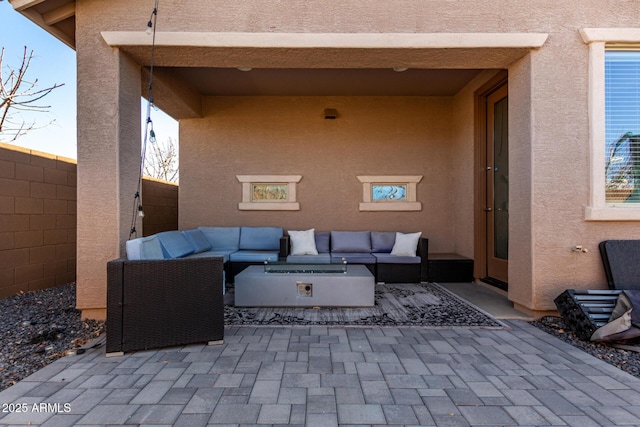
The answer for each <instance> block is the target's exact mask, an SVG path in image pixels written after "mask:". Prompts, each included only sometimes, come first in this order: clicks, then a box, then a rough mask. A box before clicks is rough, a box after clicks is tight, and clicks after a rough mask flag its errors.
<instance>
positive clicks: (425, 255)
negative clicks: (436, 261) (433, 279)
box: [417, 237, 429, 282]
mask: <svg viewBox="0 0 640 427" xmlns="http://www.w3.org/2000/svg"><path fill="white" fill-rule="evenodd" d="M417 255H418V256H419V257H420V281H421V282H427V281H428V277H429V239H428V238H426V237H421V238H420V240H419V241H418V251H417Z"/></svg>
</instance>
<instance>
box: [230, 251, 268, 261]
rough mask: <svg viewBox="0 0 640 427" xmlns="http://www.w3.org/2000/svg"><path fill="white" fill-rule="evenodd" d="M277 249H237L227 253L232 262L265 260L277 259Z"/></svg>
mask: <svg viewBox="0 0 640 427" xmlns="http://www.w3.org/2000/svg"><path fill="white" fill-rule="evenodd" d="M278 255H279V252H278V251H249V250H239V251H237V252H233V253H232V254H230V255H229V260H230V261H232V262H265V261H273V262H276V261H278Z"/></svg>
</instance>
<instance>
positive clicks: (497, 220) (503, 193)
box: [493, 97, 509, 260]
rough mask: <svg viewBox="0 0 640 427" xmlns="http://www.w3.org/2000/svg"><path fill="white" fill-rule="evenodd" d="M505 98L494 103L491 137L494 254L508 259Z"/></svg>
mask: <svg viewBox="0 0 640 427" xmlns="http://www.w3.org/2000/svg"><path fill="white" fill-rule="evenodd" d="M508 114H509V112H508V108H507V98H506V97H505V98H502V99H501V100H500V101H498V102H496V103H495V104H494V116H493V117H494V132H493V135H494V138H493V165H494V173H493V190H494V193H493V195H494V197H493V212H494V216H493V221H494V223H493V225H494V246H493V247H494V256H495V257H496V258H500V259H505V260H506V259H508V254H509V139H508V126H507V125H508V123H509V117H508Z"/></svg>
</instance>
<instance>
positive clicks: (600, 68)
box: [580, 28, 640, 221]
mask: <svg viewBox="0 0 640 427" xmlns="http://www.w3.org/2000/svg"><path fill="white" fill-rule="evenodd" d="M580 35H581V36H582V40H583V42H584V43H585V44H587V45H588V46H589V77H588V81H589V97H588V104H589V107H588V108H589V162H590V172H591V173H590V175H589V176H590V189H589V193H590V194H589V206H587V207H586V208H585V220H587V221H640V204H635V203H634V204H633V205H630V206H625V205H623V204H607V203H606V199H605V174H604V164H605V156H604V152H605V143H606V142H605V80H604V79H605V63H604V62H605V50H606V49H607V48H612V47H613V48H615V47H618V48H621V47H627V48H638V47H639V46H640V29H638V28H584V29H582V30H580Z"/></svg>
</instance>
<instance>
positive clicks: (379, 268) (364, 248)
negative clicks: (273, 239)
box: [282, 229, 429, 283]
mask: <svg viewBox="0 0 640 427" xmlns="http://www.w3.org/2000/svg"><path fill="white" fill-rule="evenodd" d="M298 233H300V234H302V233H308V234H311V235H313V237H314V240H315V251H314V250H313V245H311V247H310V250H307V247H304V248H303V249H302V250H301V251H298V253H296V251H295V244H293V243H294V242H292V240H295V239H298V238H301V239H304V237H302V236H300V237H298ZM398 238H400V239H410V240H411V241H412V243H410V242H407V243H409V246H412V247H410V248H408V249H407V250H406V251H405V250H401V251H400V252H398V253H394V248H398V247H399V246H400V245H398V246H396V241H397V239H398ZM283 240H284V243H283V244H282V248H283V252H284V253H283V254H282V257H283V258H284V259H286V261H287V262H289V263H308V264H328V263H334V264H335V263H341V262H346V263H347V264H363V265H365V266H366V267H367V268H368V269H369V271H371V273H372V274H373V276H374V277H375V279H376V282H385V283H419V282H422V281H427V276H428V251H429V240H428V239H427V238H424V237H421V236H420V233H397V232H392V231H327V232H315V230H313V229H312V230H306V231H302V232H297V231H290V232H289V235H287V236H284V237H283ZM306 246H309V245H306Z"/></svg>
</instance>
